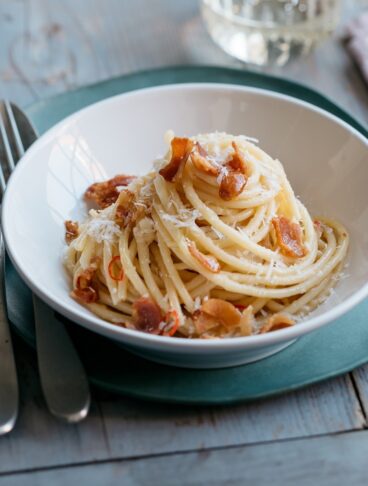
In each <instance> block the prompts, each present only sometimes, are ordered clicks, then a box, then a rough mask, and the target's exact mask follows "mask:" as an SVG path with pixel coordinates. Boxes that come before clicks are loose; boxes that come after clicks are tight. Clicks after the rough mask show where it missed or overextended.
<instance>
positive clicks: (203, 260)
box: [188, 241, 221, 273]
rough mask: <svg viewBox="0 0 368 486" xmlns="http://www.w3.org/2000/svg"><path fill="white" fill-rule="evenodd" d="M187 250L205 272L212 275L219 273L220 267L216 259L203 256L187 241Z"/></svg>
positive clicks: (191, 242) (194, 245) (193, 244)
mask: <svg viewBox="0 0 368 486" xmlns="http://www.w3.org/2000/svg"><path fill="white" fill-rule="evenodd" d="M188 250H189V253H190V254H191V255H192V257H194V258H195V259H196V260H197V261H198V262H199V263H200V264H201V265H202V267H204V268H205V269H206V270H208V271H209V272H212V273H219V271H220V270H221V267H220V263H219V261H218V260H217V258H215V257H214V256H212V255H205V254H204V253H202V252H201V251H199V250H198V248H197V245H196V244H195V243H194V241H188Z"/></svg>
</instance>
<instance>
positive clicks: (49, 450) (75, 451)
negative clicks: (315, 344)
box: [0, 339, 364, 474]
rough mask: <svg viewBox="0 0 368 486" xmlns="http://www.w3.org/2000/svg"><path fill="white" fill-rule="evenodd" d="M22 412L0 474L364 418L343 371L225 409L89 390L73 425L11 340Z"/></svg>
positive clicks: (344, 424) (317, 429) (0, 441)
mask: <svg viewBox="0 0 368 486" xmlns="http://www.w3.org/2000/svg"><path fill="white" fill-rule="evenodd" d="M15 344H16V351H17V357H18V360H17V361H18V365H19V372H20V373H19V374H20V387H21V392H22V393H21V409H20V417H19V421H18V423H17V426H16V428H15V430H14V431H13V433H12V434H10V435H8V436H4V437H1V438H0V474H1V473H10V472H12V471H17V470H27V469H33V468H45V467H57V466H66V465H72V464H80V463H86V462H91V461H101V460H115V459H121V458H132V457H142V456H150V455H152V454H155V455H158V454H166V453H173V452H179V451H191V450H197V449H200V450H206V449H211V448H220V447H228V446H235V445H244V444H253V443H258V442H272V441H275V440H281V439H283V440H285V439H290V438H298V437H308V436H313V435H320V434H328V433H333V432H341V431H346V430H353V429H361V428H362V427H363V426H364V419H363V416H362V413H361V409H360V405H359V402H358V400H357V398H356V396H355V393H354V390H353V388H352V385H351V382H350V380H349V377H348V376H345V377H341V378H338V379H335V380H331V381H328V382H326V383H322V384H320V385H317V386H313V387H309V388H308V389H305V390H301V391H299V392H296V393H290V394H288V395H285V396H282V397H278V398H272V399H270V400H265V401H262V402H255V403H250V404H244V405H237V406H231V407H203V408H198V407H184V406H178V405H172V406H168V405H164V404H154V403H147V402H139V401H136V400H131V399H128V398H124V397H118V396H111V395H109V394H105V393H99V392H98V391H96V390H95V391H94V394H93V395H94V397H95V401H94V402H93V404H92V407H91V413H90V415H89V416H88V418H87V419H86V420H85V421H84V422H82V423H81V424H79V425H67V424H64V423H60V422H58V421H56V420H55V419H54V418H53V417H51V416H50V414H49V413H48V412H47V410H46V408H45V404H44V400H43V397H42V394H41V389H40V385H39V379H38V375H37V371H36V369H35V360H34V356H33V352H31V351H30V350H29V349H28V348H27V347H26V345H25V344H23V343H21V342H19V339H18V340H16V343H15Z"/></svg>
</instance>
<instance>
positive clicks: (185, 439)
mask: <svg viewBox="0 0 368 486" xmlns="http://www.w3.org/2000/svg"><path fill="white" fill-rule="evenodd" d="M99 403H100V408H101V411H102V415H103V418H104V424H105V429H106V434H107V437H108V442H109V448H110V451H111V454H112V456H115V457H122V456H124V457H129V456H142V455H149V454H151V453H152V451H154V452H155V453H168V452H173V451H184V450H190V449H203V448H211V447H224V446H230V445H237V444H250V443H254V442H266V441H273V440H280V439H288V438H294V437H304V436H311V435H317V434H327V433H331V432H339V431H344V430H349V429H359V428H361V427H363V425H364V418H363V417H362V413H361V409H360V406H359V403H358V400H357V399H356V397H355V394H354V390H353V388H352V385H351V382H350V379H349V377H348V376H345V377H342V378H338V379H335V380H332V381H329V382H326V383H322V384H320V385H317V386H313V387H310V388H308V389H306V390H301V391H299V392H296V393H291V394H288V395H286V396H281V397H277V398H272V399H269V400H266V401H263V402H255V403H250V404H243V405H237V406H231V407H214V408H208V407H206V408H205V409H200V408H199V409H198V408H197V409H194V408H192V407H191V408H188V407H180V406H175V407H168V406H165V405H156V404H147V403H143V402H135V401H133V400H128V399H125V400H122V399H120V398H116V399H115V400H112V399H109V400H107V401H104V400H100V401H99ZM127 437H129V440H128V441H127V440H126V438H127Z"/></svg>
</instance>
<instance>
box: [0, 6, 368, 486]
mask: <svg viewBox="0 0 368 486" xmlns="http://www.w3.org/2000/svg"><path fill="white" fill-rule="evenodd" d="M346 5H347V6H349V2H346ZM197 6H198V2H197V0H187V1H186V2H170V1H169V0H154V1H153V0H152V1H149V7H147V0H136V1H135V2H129V1H128V0H105V1H104V2H100V1H98V0H90V2H88V8H86V3H85V1H84V0H63V1H61V0H60V1H58V2H55V1H53V0H33V1H32V2H28V1H20V0H10V1H8V2H1V3H0V37H1V43H0V95H1V97H3V96H6V97H9V98H12V99H14V100H15V101H16V102H18V103H19V104H21V105H25V104H28V103H30V102H31V101H33V100H35V99H37V98H41V97H46V96H50V95H52V94H55V93H58V92H62V91H65V90H68V89H72V88H73V87H76V86H80V85H83V84H88V83H91V82H95V81H98V80H100V79H104V78H107V77H109V76H112V75H118V74H123V73H128V72H131V71H134V70H137V69H145V68H150V67H155V66H160V65H168V64H170V65H172V64H180V63H205V64H220V65H225V66H226V65H227V66H240V63H238V62H237V61H234V60H232V59H230V58H229V57H228V56H226V55H225V54H224V53H222V52H221V51H220V50H219V49H218V48H217V47H216V46H215V45H213V44H212V42H211V41H210V39H209V37H208V36H207V34H206V32H205V31H204V29H203V26H202V24H201V22H200V19H199V18H198V15H197ZM349 15H350V14H349ZM345 19H346V16H345ZM27 36H31V37H32V38H33V39H34V40H33V43H32V45H31V47H32V49H31V47H30V44H29V43H28V44H27V42H25V41H26V40H27V38H29V37H27ZM30 59H36V62H34V64H35V65H36V67H35V66H34V65H32V63H30ZM265 71H267V72H272V73H276V74H278V75H282V76H287V77H290V78H292V79H295V80H300V81H302V82H305V83H307V84H309V85H311V86H312V87H315V88H317V89H319V90H321V91H322V92H324V93H325V94H327V95H328V96H330V97H332V98H333V99H334V100H336V101H337V102H338V103H339V104H340V105H342V106H343V107H344V108H346V109H347V110H349V111H350V112H351V113H352V114H353V115H355V116H357V117H358V118H359V119H360V120H362V121H363V122H364V121H365V122H367V121H368V110H367V105H368V96H367V89H366V87H365V86H364V85H363V83H362V82H361V79H360V76H359V74H358V72H357V70H356V69H355V67H354V66H353V65H352V63H351V61H350V59H349V58H348V56H347V54H346V53H345V51H344V48H343V46H342V45H341V44H339V43H336V41H332V40H330V41H327V42H326V43H325V44H324V45H323V46H321V47H320V48H319V49H318V50H317V51H316V52H315V53H313V54H312V55H311V56H309V57H308V58H306V59H305V58H301V59H298V60H296V61H295V62H294V63H292V64H290V65H289V66H287V67H285V68H282V69H275V68H267V69H265ZM17 349H18V352H17V356H18V361H19V359H21V360H22V361H21V369H22V406H21V415H20V420H19V422H18V424H17V427H16V429H15V431H14V432H13V433H12V434H11V435H9V436H7V437H2V438H0V471H1V472H6V471H12V470H20V469H28V468H29V469H31V468H43V467H49V466H52V467H54V466H61V465H65V464H77V463H84V462H90V461H94V460H98V461H100V460H109V459H118V458H129V457H133V456H144V455H150V454H152V453H155V454H165V453H169V452H170V453H171V452H176V451H189V450H193V449H206V448H214V447H216V448H217V447H223V446H238V445H244V444H250V443H253V442H260V441H264V442H271V441H274V440H280V439H289V438H298V437H306V436H312V435H316V434H326V433H332V432H339V431H344V430H350V429H360V428H361V427H362V426H363V425H364V418H363V417H362V414H361V410H360V408H359V402H358V400H357V399H356V397H355V394H354V390H353V388H352V386H351V382H350V380H349V377H348V376H346V377H343V378H339V379H336V380H332V381H330V382H327V383H324V384H321V385H318V386H314V387H310V388H309V389H307V390H304V391H300V392H297V393H292V394H290V395H288V396H285V397H280V398H277V399H272V400H269V401H265V402H262V403H255V404H249V405H238V406H234V407H228V408H219V407H217V408H214V409H206V410H205V409H194V408H186V407H168V406H164V405H157V404H156V405H152V404H146V403H139V402H135V401H133V400H125V399H124V398H119V397H115V398H113V397H102V398H100V400H98V401H97V402H96V403H94V405H93V407H92V411H91V415H90V417H88V419H87V421H86V422H84V423H82V424H80V425H78V426H68V425H63V424H60V423H58V422H56V421H55V420H54V419H53V418H52V417H50V416H49V415H48V413H47V411H46V409H45V407H44V405H43V399H42V396H41V393H40V389H39V384H38V380H37V377H36V374H35V370H34V369H33V367H32V364H31V363H32V360H31V361H29V356H28V355H27V351H26V350H25V348H24V347H22V346H20V347H19V345H18V346H17ZM19 350H20V351H19ZM22 354H24V357H23V358H22V357H21V355H22ZM354 376H355V378H356V382H357V386H358V389H359V390H360V394H361V398H362V401H363V402H364V404H365V407H366V408H367V407H368V368H367V367H365V368H362V369H360V370H359V371H358V372H356V373H355V374H354ZM100 413H102V419H103V420H102V421H101V420H100ZM364 434H365V433H364ZM352 437H354V436H352ZM313 441H314V440H313ZM311 442H312V441H311ZM298 443H299V442H298ZM303 443H304V442H303ZM313 443H314V444H317V443H316V442H313ZM291 444H294V443H291ZM259 447H262V450H261V449H260V448H259V449H255V450H256V451H257V453H255V455H256V456H257V457H258V459H257V458H253V456H252V454H251V453H250V452H249V450H253V449H250V448H248V447H245V448H244V449H241V450H244V457H245V458H247V457H248V455H249V457H250V458H252V461H249V462H250V463H254V464H255V468H254V469H252V468H251V469H250V471H253V473H252V474H253V476H252V475H250V478H255V477H256V476H254V475H255V474H256V472H257V468H260V469H262V468H266V469H265V471H266V472H267V471H268V476H267V475H266V476H264V479H265V480H266V479H271V480H272V479H273V475H272V473H271V469H267V465H266V462H267V461H268V460H269V458H270V455H272V454H276V453H275V451H276V452H277V450H278V448H279V447H280V444H278V445H276V446H273V444H266V445H265V446H259ZM263 447H265V448H266V451H265V452H266V453H264V452H263ZM269 447H270V448H271V449H268V448H269ZM290 447H291V448H292V445H291V446H290ZM316 447H317V446H316ZM334 447H335V446H334ZM344 447H345V446H341V451H342V452H343V453H344V452H345V449H344ZM346 447H347V446H346ZM336 448H337V446H336ZM234 450H235V449H232V451H234ZM267 451H269V452H267ZM299 451H300V453H305V454H307V455H308V456H309V457H310V461H311V462H310V463H307V460H306V459H305V463H304V465H302V466H301V467H302V468H303V467H304V470H306V469H307V466H308V467H309V466H310V464H312V463H313V457H314V459H315V460H317V459H318V456H317V457H316V456H315V455H313V454H314V451H313V447H312V448H311V451H310V449H309V448H308V447H307V446H304V445H303V447H302V448H301V449H299ZM303 451H304V452H303ZM225 453H227V452H226V451H224V454H225ZM203 454H206V453H203ZM216 454H218V456H216ZM221 454H222V453H214V452H211V453H210V454H209V457H210V458H211V459H210V460H208V462H206V465H205V467H204V469H205V471H207V472H206V474H209V473H208V469H209V468H211V467H212V464H216V460H218V461H222V469H223V471H224V472H223V474H227V473H228V474H229V478H234V484H237V483H236V481H238V480H239V479H240V478H241V477H242V475H244V474H246V472H247V470H245V469H246V468H245V466H244V468H243V469H242V467H243V466H242V465H241V461H242V460H243V456H242V455H241V454H240V456H239V458H238V459H236V460H235V459H234V461H235V462H234V474H233V475H231V473H232V464H233V463H232V462H231V457H232V453H229V454H230V455H229V456H226V455H225V456H222V455H221ZM285 454H286V456H285V457H286V458H289V459H288V460H289V461H290V463H291V467H290V468H289V469H290V470H291V472H290V473H288V463H287V462H285V463H284V462H283V458H282V457H281V456H277V455H275V456H274V457H279V458H280V457H281V458H280V461H281V462H277V461H276V465H275V466H274V467H275V468H276V469H275V470H277V471H278V472H279V473H280V474H281V475H282V476H283V477H286V478H289V479H288V481H289V483H287V482H286V483H285V484H295V478H296V477H297V476H296V475H297V471H296V468H297V466H295V467H294V465H293V464H294V463H293V460H294V459H293V458H295V456H293V455H292V452H286V453H285ZM189 456H190V457H193V459H192V462H190V461H188V462H185V461H184V459H183V458H185V457H189ZM179 457H180V464H181V463H182V461H184V462H183V464H184V465H185V468H187V469H188V468H190V467H192V465H193V468H194V470H195V471H196V473H195V475H194V476H193V480H192V482H188V484H201V479H202V478H201V476H200V472H199V469H200V466H199V465H197V461H200V460H199V459H198V456H196V455H193V456H191V455H188V456H187V455H185V456H179ZM201 457H206V456H203V455H202V456H201ZM222 457H224V459H222ZM236 457H237V456H236ZM262 457H263V458H264V463H263V464H262V462H261V459H260V458H262ZM331 457H332V456H331ZM359 457H360V456H359ZM216 458H217V459H216ZM358 459H359V458H358ZM358 459H357V461H358ZM275 460H276V459H275ZM150 461H151V460H150ZM155 461H159V460H158V459H155ZM160 461H161V462H155V464H158V465H157V466H149V464H151V463H150V462H145V461H138V462H137V463H135V462H134V463H133V462H132V463H129V464H133V465H134V464H140V463H142V464H143V465H142V466H139V468H138V466H137V468H138V469H137V471H138V472H132V473H130V472H129V471H130V468H131V466H129V468H128V473H125V472H124V471H125V469H126V466H125V465H123V466H122V468H121V467H120V465H119V466H116V468H115V466H114V467H112V468H111V467H110V466H102V465H101V466H99V468H98V469H97V468H93V470H91V473H89V475H88V476H87V470H86V469H83V468H80V469H79V468H76V469H72V470H70V471H71V472H69V470H68V471H67V472H66V473H65V471H63V472H62V474H61V472H60V476H59V475H58V472H56V473H55V474H54V475H53V476H52V477H51V476H44V474H45V473H39V474H40V475H39V476H34V477H35V478H36V479H35V480H34V481H35V484H36V483H37V481H38V478H39V480H40V482H41V481H45V483H46V480H44V479H43V478H44V477H47V478H48V481H50V480H51V481H58V480H59V481H60V484H65V483H67V480H68V479H69V482H73V483H76V482H77V480H78V478H81V479H80V480H81V481H83V480H84V479H86V478H87V477H89V479H90V484H93V482H92V481H93V478H96V483H98V478H99V479H100V481H99V484H101V482H103V483H105V481H102V480H101V478H104V474H106V478H107V479H106V484H108V478H109V474H110V477H111V474H113V473H116V474H117V476H118V477H119V475H120V474H122V473H121V471H123V473H124V474H127V475H126V480H127V481H129V480H130V481H131V482H132V483H134V481H135V483H136V484H143V483H144V482H146V480H147V478H149V477H150V474H151V471H152V477H153V479H155V478H157V477H159V473H160V468H161V469H162V470H163V471H166V470H167V471H168V472H167V478H166V481H167V482H166V483H164V482H163V483H162V484H173V483H172V482H169V479H170V476H169V473H171V474H174V476H173V477H177V475H176V474H175V470H176V469H177V470H178V471H180V470H181V469H180V468H181V466H180V464H179V463H178V462H174V464H175V465H176V466H175V468H174V467H173V468H171V458H166V459H164V460H160ZM257 461H258V462H257ZM224 463H225V464H224ZM123 464H126V463H123ZM146 464H147V465H146ZM152 464H153V463H152ZM226 464H229V465H228V467H227V466H226ZM245 464H247V461H245ZM270 464H274V463H273V462H272V461H271V463H270ZM278 464H279V466H277V465H278ZM296 464H297V463H296ZM356 464H357V466H358V465H359V461H358V462H356ZM322 465H323V464H322ZM132 467H133V466H132ZM134 467H135V466H134ZM166 467H170V468H171V469H166ZM331 467H332V466H331ZM140 468H141V469H140ZM183 468H184V466H183ZM185 468H184V469H185ZM277 468H279V469H277ZM184 469H183V470H184ZM100 470H101V473H100V472H99V471H100ZM262 470H263V469H262ZM134 471H136V470H135V469H134ZM327 472H328V471H326V473H325V479H324V480H325V483H323V482H322V483H321V482H317V483H318V484H330V483H328V482H326V481H327V480H328V474H327ZM50 474H53V473H50ZM64 474H67V476H65V477H64ZM74 474H75V476H74ZM100 474H101V475H100ZM129 474H131V475H130V476H129ZM165 474H166V473H165ZM311 474H313V473H311ZM206 477H207V476H203V479H204V480H205V479H206ZM244 477H245V476H244ZM19 478H23V480H24V476H14V477H13V478H12V479H11V480H12V481H18V480H19V481H20V479H19ZM70 478H73V481H71V479H70ZM124 478H125V476H124ZM216 478H217V479H216ZM9 479H10V477H7V478H6V484H11V483H10V482H8V480H9ZM221 479H222V480H224V476H223V475H222V476H221V471H219V468H217V469H216V467H215V468H214V470H213V477H211V476H208V480H211V481H212V482H213V483H214V484H221ZM27 480H28V482H29V479H28V478H27ZM190 480H191V478H188V481H190ZM216 480H217V483H216ZM139 481H140V482H139ZM195 481H197V483H196V482H195ZM293 481H294V482H293ZM151 483H153V484H154V483H155V481H151ZM14 484H21V482H18V483H16V482H15V483H14ZM37 484H38V483H37ZM41 484H42V483H41ZM55 484H57V483H55ZM184 484H185V483H184ZM349 484H354V483H352V482H350V481H349Z"/></svg>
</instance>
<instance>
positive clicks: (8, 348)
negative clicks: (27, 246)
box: [0, 232, 19, 435]
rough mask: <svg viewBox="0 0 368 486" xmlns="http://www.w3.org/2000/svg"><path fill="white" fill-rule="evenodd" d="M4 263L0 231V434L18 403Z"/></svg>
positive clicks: (9, 426) (13, 417)
mask: <svg viewBox="0 0 368 486" xmlns="http://www.w3.org/2000/svg"><path fill="white" fill-rule="evenodd" d="M4 265H5V248H4V240H3V236H2V234H1V232H0V358H1V359H0V435H2V434H6V433H7V432H10V431H11V430H12V429H13V427H14V424H15V422H16V419H17V416H18V403H19V390H18V378H17V370H16V366H15V360H14V352H13V345H12V340H11V336H10V330H9V323H8V319H7V315H6V309H5V302H6V299H5V284H4V278H5V274H4Z"/></svg>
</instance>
